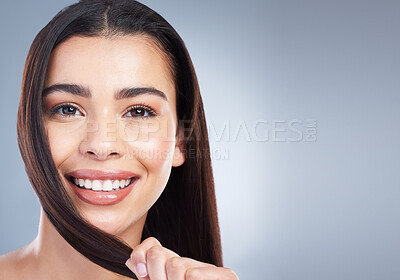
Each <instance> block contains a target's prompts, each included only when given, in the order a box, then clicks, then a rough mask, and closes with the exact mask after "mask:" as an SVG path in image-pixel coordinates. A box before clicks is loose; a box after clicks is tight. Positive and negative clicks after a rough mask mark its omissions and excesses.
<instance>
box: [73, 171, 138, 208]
mask: <svg viewBox="0 0 400 280" xmlns="http://www.w3.org/2000/svg"><path fill="white" fill-rule="evenodd" d="M71 176H72V177H75V178H80V179H89V180H96V179H97V180H111V179H115V180H127V179H130V178H132V177H135V178H133V179H132V181H131V183H130V184H129V185H128V186H126V187H125V188H123V189H118V190H113V191H93V190H90V189H84V188H80V187H78V186H76V185H75V184H74V183H73V182H72V181H71ZM65 177H66V179H67V181H68V184H69V185H70V186H71V188H72V190H73V191H74V193H75V194H76V196H77V197H78V198H79V199H81V200H82V201H84V202H86V203H89V204H93V205H104V206H106V205H113V204H117V203H119V202H121V201H122V200H123V199H124V198H125V197H127V196H128V195H129V194H130V192H131V191H132V189H133V187H134V185H135V184H136V182H137V181H138V180H139V178H140V176H139V175H137V174H135V173H132V172H129V171H123V170H106V171H103V170H94V169H79V170H75V171H72V172H69V173H67V174H65Z"/></svg>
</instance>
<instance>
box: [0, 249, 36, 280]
mask: <svg viewBox="0 0 400 280" xmlns="http://www.w3.org/2000/svg"><path fill="white" fill-rule="evenodd" d="M29 252H30V245H27V246H25V247H23V248H20V249H18V250H15V251H13V252H10V253H7V254H4V255H0V280H6V279H13V280H19V279H24V275H25V273H26V271H25V269H24V267H26V264H27V262H29Z"/></svg>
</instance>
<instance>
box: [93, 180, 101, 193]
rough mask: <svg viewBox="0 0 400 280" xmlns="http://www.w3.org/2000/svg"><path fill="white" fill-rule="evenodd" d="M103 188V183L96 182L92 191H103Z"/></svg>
mask: <svg viewBox="0 0 400 280" xmlns="http://www.w3.org/2000/svg"><path fill="white" fill-rule="evenodd" d="M102 189H103V187H102V186H101V183H100V181H99V180H94V181H93V185H92V190H94V191H101V190H102Z"/></svg>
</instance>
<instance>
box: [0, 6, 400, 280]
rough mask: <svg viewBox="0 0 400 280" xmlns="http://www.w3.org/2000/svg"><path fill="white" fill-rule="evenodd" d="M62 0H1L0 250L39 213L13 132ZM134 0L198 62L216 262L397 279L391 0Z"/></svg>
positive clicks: (397, 21) (395, 46)
mask: <svg viewBox="0 0 400 280" xmlns="http://www.w3.org/2000/svg"><path fill="white" fill-rule="evenodd" d="M72 3H73V1H66V0H65V1H50V0H48V1H44V0H40V1H27V0H25V1H11V0H6V1H2V6H1V9H0V30H1V45H0V48H1V50H0V61H1V68H0V79H1V83H0V87H1V88H0V90H1V96H0V98H1V102H0V106H1V110H0V114H1V115H0V116H1V117H0V121H1V128H2V137H1V138H0V139H1V144H2V156H3V160H2V161H1V163H0V164H1V168H0V172H1V175H0V176H1V178H2V179H3V187H2V193H1V194H2V195H0V225H1V229H0V254H3V253H6V252H9V251H12V250H15V249H17V248H20V247H22V246H24V245H26V244H27V243H29V242H30V241H31V240H32V239H33V238H34V237H35V236H36V234H37V224H38V221H39V210H40V208H39V207H40V206H39V203H38V200H37V198H36V196H35V194H34V192H33V190H32V188H31V186H30V184H29V182H28V179H27V176H26V174H25V172H24V167H23V164H22V160H21V157H20V154H19V151H18V147H17V142H16V127H15V126H16V112H17V105H18V99H19V93H20V85H21V76H22V69H23V64H24V61H25V57H26V54H27V52H28V48H29V46H30V44H31V42H32V40H33V38H34V36H35V35H36V34H37V32H38V31H39V30H40V29H41V28H42V27H44V25H45V24H46V23H47V22H48V21H49V20H50V19H51V18H52V17H53V16H54V15H55V14H56V13H57V12H58V11H59V10H60V9H61V8H63V7H64V6H66V5H68V4H72ZM143 3H145V4H147V5H149V6H150V7H152V8H153V9H155V10H156V11H158V12H159V13H160V14H161V15H163V16H164V17H165V18H166V19H167V20H168V21H169V22H170V23H171V24H172V25H173V26H174V27H175V28H176V29H177V31H178V33H180V35H181V36H182V38H183V39H184V41H185V42H186V44H187V47H188V49H189V52H190V53H191V56H192V58H193V61H194V64H195V67H196V69H197V73H198V77H199V82H200V86H201V90H202V95H203V99H204V103H205V110H206V115H207V119H208V122H209V126H210V127H211V128H212V129H213V130H212V131H211V132H210V140H211V146H212V149H213V151H216V153H215V154H214V155H213V167H214V171H215V182H216V192H217V199H218V209H219V215H220V223H221V231H222V241H223V251H224V260H225V266H228V267H231V268H233V269H234V270H235V271H236V272H237V274H238V275H239V277H240V279H282V280H283V279H285V280H287V279H293V280H298V279H304V280H306V279H307V280H308V279H335V280H337V279H400V242H399V236H400V226H399V218H400V217H399V216H400V215H399V213H400V211H399V210H400V205H399V198H400V191H399V187H400V179H399V171H398V168H399V166H400V163H399V158H400V149H399V148H398V146H397V143H398V142H399V137H400V133H399V121H400V113H399V105H400V97H399V90H400V82H399V81H400V79H399V73H400V71H399V70H400V69H399V68H400V63H399V62H400V61H399V60H400V58H399V50H400V36H399V27H400V17H399V14H400V13H399V12H400V2H399V1H378V0H376V1H370V0H366V1H354V0H352V1H343V0H340V1H307V0H280V1H278V0H276V1H268V0H262V1H261V0H251V1H246V2H245V1H228V0H224V1H211V0H203V1H177V0H175V1H165V0H163V1H161V0H159V1H157V0H148V1H144V2H143ZM310 120H311V121H310ZM315 121H316V124H317V126H316V128H315V127H314V128H311V130H308V128H307V125H308V124H309V123H314V124H315ZM228 128H229V129H230V130H229V133H227V131H228ZM294 128H295V129H294ZM224 129H225V130H224ZM310 131H311V132H310ZM246 132H247V133H246ZM315 132H316V138H315V134H313V133H315ZM266 133H268V134H266ZM310 133H311V136H312V137H311V138H309V137H308V136H309V134H310ZM267 135H268V137H269V138H268V139H266V136H267ZM313 135H314V136H313ZM219 153H221V154H222V155H223V156H221V155H220V154H219Z"/></svg>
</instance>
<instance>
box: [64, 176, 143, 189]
mask: <svg viewBox="0 0 400 280" xmlns="http://www.w3.org/2000/svg"><path fill="white" fill-rule="evenodd" d="M70 178H71V179H70V180H72V182H73V183H74V184H75V185H76V186H77V187H79V188H83V189H87V190H93V191H103V192H110V191H113V190H118V189H123V188H126V187H127V186H129V185H130V184H131V182H132V180H136V179H137V178H136V177H133V178H130V179H128V180H106V181H103V180H89V179H81V178H80V179H78V178H75V177H72V176H71V177H70Z"/></svg>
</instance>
